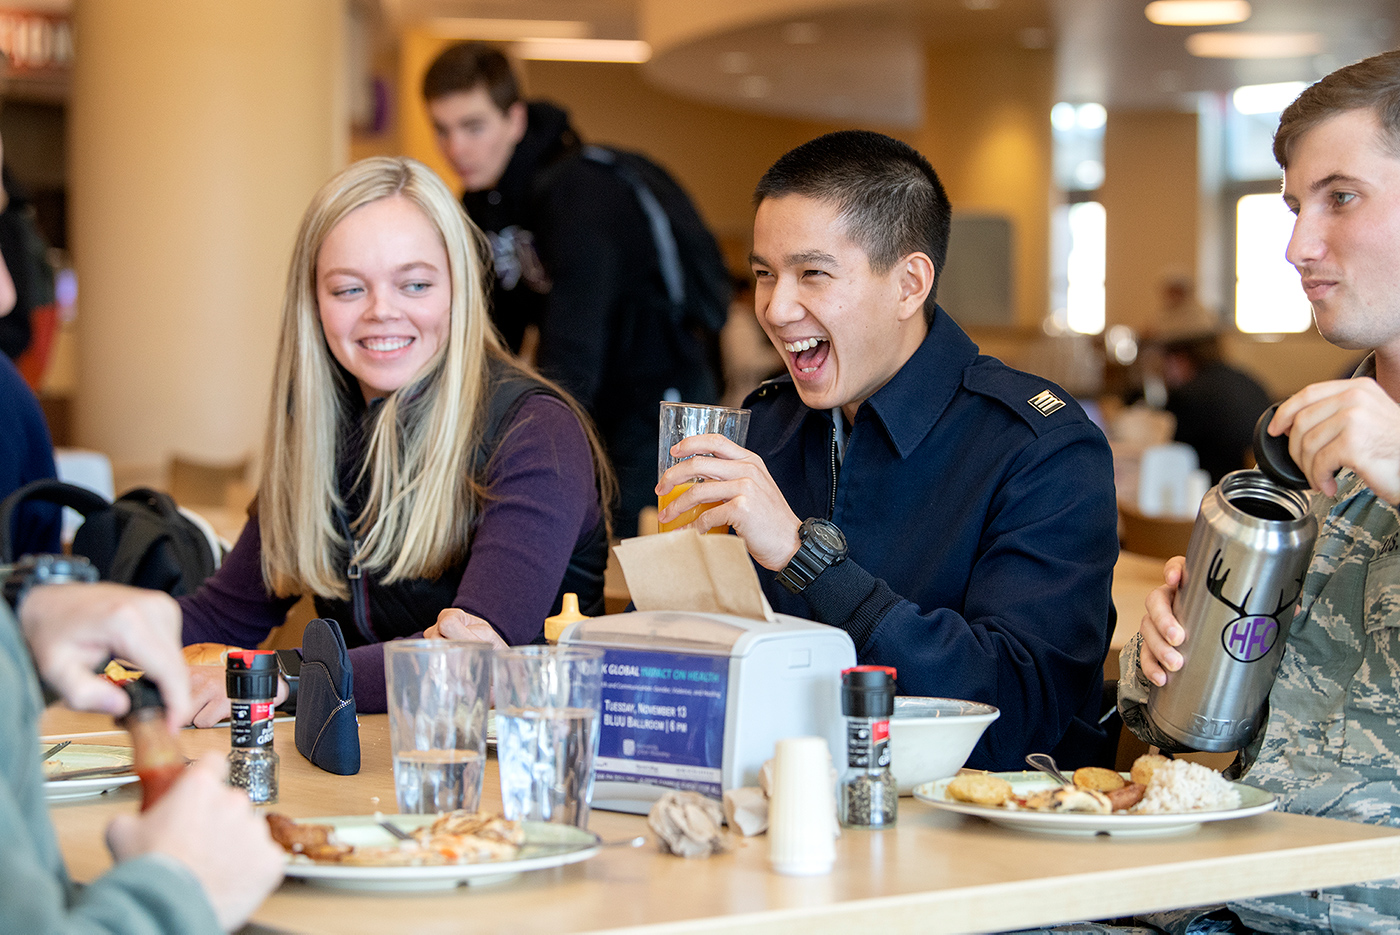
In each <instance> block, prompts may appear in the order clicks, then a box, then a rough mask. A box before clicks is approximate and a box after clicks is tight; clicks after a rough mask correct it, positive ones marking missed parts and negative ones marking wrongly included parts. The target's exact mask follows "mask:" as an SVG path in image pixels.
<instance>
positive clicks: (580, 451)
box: [179, 394, 602, 713]
mask: <svg viewBox="0 0 1400 935" xmlns="http://www.w3.org/2000/svg"><path fill="white" fill-rule="evenodd" d="M527 422H528V426H527V425H526V423H527ZM511 425H512V427H516V428H518V430H517V431H507V432H505V433H504V437H503V440H502V441H501V446H500V449H499V450H498V451H497V454H496V457H495V458H493V459H492V460H491V462H490V465H489V468H488V471H487V476H486V483H487V490H488V491H489V495H488V497H487V498H486V500H485V502H484V503H483V505H482V510H481V515H480V519H479V522H478V525H477V528H476V534H475V536H474V537H473V539H472V545H471V553H470V554H469V555H468V557H467V565H466V569H465V570H464V571H463V573H462V581H461V584H460V585H459V586H458V588H457V595H456V597H455V599H454V600H453V601H452V606H453V607H459V608H461V609H462V610H465V611H466V612H467V613H469V614H475V615H476V616H478V617H482V618H484V619H485V620H487V621H488V622H490V624H491V625H492V627H494V628H495V629H496V631H497V632H498V633H500V635H501V638H502V639H504V640H505V641H506V642H507V643H509V644H511V645H512V646H515V645H520V644H523V643H529V642H531V641H532V640H534V639H535V638H536V637H537V636H539V634H540V631H541V629H542V627H543V625H544V618H545V616H546V615H547V614H548V613H549V610H550V606H551V605H552V604H553V602H554V599H555V597H556V595H557V593H558V591H559V584H560V582H561V581H562V580H563V578H564V571H565V568H566V567H567V565H568V563H569V557H570V555H572V553H573V550H574V548H575V546H576V545H577V544H578V543H579V542H580V541H582V540H583V539H584V538H585V537H587V536H588V535H589V534H590V533H592V531H593V530H594V529H595V528H596V527H597V525H598V522H599V520H600V519H601V516H602V512H601V508H600V506H599V499H598V488H597V484H596V482H595V480H594V468H593V453H592V451H591V449H590V448H589V445H588V438H587V436H586V435H585V433H584V430H583V426H582V425H580V424H579V421H578V419H577V418H576V417H575V416H574V414H573V412H572V411H571V410H570V409H569V407H568V406H566V405H565V404H564V403H563V402H562V401H560V400H559V399H556V398H555V397H553V396H548V395H544V394H539V395H534V396H530V397H528V398H527V399H526V400H525V401H524V403H523V404H522V405H521V407H520V411H519V412H518V414H517V415H516V417H515V419H514V420H512V422H511ZM261 556H262V534H261V529H260V527H259V525H258V517H257V516H256V515H253V516H251V517H249V519H248V523H247V525H245V526H244V527H243V533H242V534H241V535H240V536H239V537H238V542H237V544H235V545H234V547H233V551H232V552H230V553H229V554H228V557H227V558H225V559H224V563H223V564H222V565H221V566H220V567H219V570H218V571H217V572H215V573H214V575H213V577H211V578H209V579H208V580H207V581H205V582H204V584H203V585H201V586H200V588H199V590H198V591H196V592H195V593H194V594H191V595H188V596H185V597H182V598H180V599H179V602H180V609H181V611H182V612H183V613H184V642H185V644H186V645H189V644H190V643H200V642H211V643H229V644H232V645H235V646H256V645H258V644H259V643H260V642H262V641H263V640H264V639H265V638H266V637H267V635H268V633H269V632H271V630H272V628H273V627H275V626H277V625H278V624H280V623H282V622H283V621H284V619H285V618H286V616H287V611H288V610H290V609H291V607H292V605H293V604H295V603H296V601H297V599H298V597H297V596H289V597H278V596H276V595H274V594H272V593H271V592H270V591H269V590H268V588H267V586H266V584H264V582H263V576H262V558H261ZM413 636H422V632H421V631H420V632H418V633H415V634H413ZM350 661H351V665H352V666H353V667H354V670H355V703H356V705H357V707H358V708H359V709H360V710H361V711H362V712H365V713H374V712H382V711H384V710H385V709H386V697H385V685H384V648H383V644H382V643H373V644H370V645H368V646H357V647H355V648H354V649H351V650H350Z"/></svg>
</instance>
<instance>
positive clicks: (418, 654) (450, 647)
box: [384, 640, 491, 815]
mask: <svg viewBox="0 0 1400 935" xmlns="http://www.w3.org/2000/svg"><path fill="white" fill-rule="evenodd" d="M384 677H385V682H386V684H387V687H388V695H389V740H390V744H391V748H392V751H393V755H394V792H395V794H396V795H397V796H398V800H399V812H400V813H401V814H405V815H432V814H436V813H438V812H450V811H454V810H456V809H464V810H466V811H469V812H474V811H476V810H477V807H478V806H479V805H480V804H481V779H482V775H483V774H484V773H485V767H486V709H487V707H488V705H489V703H490V698H491V649H490V647H488V646H486V645H485V644H483V643H472V642H465V641H456V640H393V641H391V642H388V643H385V644H384Z"/></svg>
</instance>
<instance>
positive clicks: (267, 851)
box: [107, 753, 284, 931]
mask: <svg viewBox="0 0 1400 935" xmlns="http://www.w3.org/2000/svg"><path fill="white" fill-rule="evenodd" d="M227 771H228V764H227V762H226V760H225V758H224V757H223V756H222V755H220V754H217V753H210V754H207V755H206V756H204V757H201V758H200V759H199V760H197V761H196V762H195V763H194V765H193V766H191V767H190V768H189V769H187V770H185V771H184V773H183V775H181V777H180V778H179V779H177V780H176V781H175V783H174V785H172V786H171V787H170V791H169V792H168V793H166V795H165V796H164V797H163V798H162V799H161V800H160V801H158V802H157V803H156V804H155V805H153V806H152V807H151V808H150V809H149V810H148V811H145V812H141V813H140V814H134V813H132V814H124V815H119V816H117V817H116V818H115V819H113V821H112V823H111V824H110V825H109V826H108V828H107V847H108V848H109V849H110V850H111V852H112V856H113V857H114V858H116V859H117V860H118V861H123V860H130V859H132V858H135V857H141V856H143V855H146V854H161V855H164V856H165V857H168V858H171V859H173V860H176V861H178V862H179V863H180V864H182V865H183V866H184V867H185V868H186V869H188V870H189V871H190V873H192V874H193V875H194V877H195V879H197V880H198V881H199V883H200V885H201V886H202V887H203V888H204V892H205V895H207V896H208V897H209V901H210V903H212V904H213V906H214V913H215V915H216V916H217V917H218V920H219V924H220V925H221V926H223V928H224V929H225V930H226V931H232V930H233V929H236V928H238V927H239V926H240V925H242V924H243V923H244V922H245V921H247V919H248V917H249V916H250V915H252V914H253V910H255V909H256V908H257V907H258V906H259V905H260V904H261V903H262V901H263V900H264V899H265V898H266V897H267V895H268V894H269V893H271V892H272V891H273V890H274V889H276V888H277V884H279V883H280V882H281V881H282V871H283V867H284V857H283V855H282V849H281V848H279V847H278V846H277V845H276V844H275V843H273V841H272V837H271V835H270V834H269V833H268V830H267V823H266V822H265V821H264V820H263V819H262V818H261V817H260V816H259V815H258V814H257V813H256V812H255V811H254V810H253V806H252V804H251V803H250V802H249V801H248V794H247V793H246V792H244V791H243V790H242V789H235V788H233V787H231V786H229V785H227V783H226V781H225V780H226V775H227Z"/></svg>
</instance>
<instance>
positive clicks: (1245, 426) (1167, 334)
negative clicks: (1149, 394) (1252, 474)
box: [1145, 306, 1272, 484]
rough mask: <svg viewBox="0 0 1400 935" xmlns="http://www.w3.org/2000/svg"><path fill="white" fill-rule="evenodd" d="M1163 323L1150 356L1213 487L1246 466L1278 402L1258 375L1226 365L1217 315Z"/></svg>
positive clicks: (1183, 438)
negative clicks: (1258, 427) (1261, 425)
mask: <svg viewBox="0 0 1400 935" xmlns="http://www.w3.org/2000/svg"><path fill="white" fill-rule="evenodd" d="M1196 307H1197V309H1199V314H1196V315H1194V316H1192V317H1189V318H1188V317H1178V318H1173V319H1164V320H1162V321H1159V322H1158V324H1157V326H1156V327H1155V328H1153V329H1151V330H1150V331H1148V333H1147V334H1146V336H1145V337H1146V343H1147V352H1148V353H1147V357H1148V358H1149V359H1150V360H1153V361H1154V363H1155V365H1156V367H1157V368H1158V369H1159V371H1160V375H1161V379H1162V382H1163V384H1165V387H1166V391H1167V398H1166V404H1165V405H1164V406H1163V408H1164V409H1166V410H1167V411H1168V412H1170V413H1171V414H1172V415H1174V416H1176V435H1175V438H1176V440H1177V441H1179V442H1184V443H1185V444H1187V445H1190V446H1191V447H1192V448H1194V449H1195V450H1196V456H1197V457H1198V458H1199V459H1200V464H1201V467H1203V468H1205V470H1206V471H1208V472H1209V473H1210V481H1211V483H1212V484H1218V483H1220V478H1222V477H1224V476H1225V475H1226V474H1228V473H1230V472H1231V471H1238V470H1239V469H1240V468H1243V467H1246V466H1247V464H1248V463H1249V462H1248V461H1247V460H1246V459H1247V458H1248V457H1249V454H1250V452H1251V449H1252V447H1253V441H1254V423H1256V422H1257V421H1259V415H1260V414H1261V413H1262V412H1263V411H1264V410H1265V409H1267V408H1269V403H1270V402H1272V400H1270V399H1269V394H1268V392H1267V391H1266V390H1265V389H1264V387H1262V386H1260V385H1259V382H1258V381H1257V380H1255V379H1254V378H1253V377H1252V376H1250V375H1249V374H1247V373H1245V372H1244V371H1243V370H1240V369H1239V368H1238V367H1234V366H1232V365H1230V364H1228V363H1226V361H1225V359H1224V357H1223V356H1222V354H1221V341H1220V328H1219V324H1218V322H1217V320H1216V317H1215V315H1213V314H1211V313H1209V312H1207V311H1205V310H1204V309H1201V308H1200V307H1199V306H1196Z"/></svg>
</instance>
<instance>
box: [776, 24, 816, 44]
mask: <svg viewBox="0 0 1400 935" xmlns="http://www.w3.org/2000/svg"><path fill="white" fill-rule="evenodd" d="M782 36H783V41H784V42H786V43H787V44H788V45H812V44H813V43H816V42H820V41H821V37H822V28H821V27H820V26H818V25H817V24H816V23H788V24H787V25H785V26H784V27H783V30H782Z"/></svg>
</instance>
